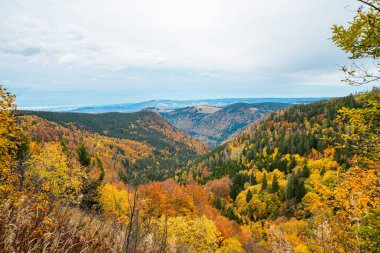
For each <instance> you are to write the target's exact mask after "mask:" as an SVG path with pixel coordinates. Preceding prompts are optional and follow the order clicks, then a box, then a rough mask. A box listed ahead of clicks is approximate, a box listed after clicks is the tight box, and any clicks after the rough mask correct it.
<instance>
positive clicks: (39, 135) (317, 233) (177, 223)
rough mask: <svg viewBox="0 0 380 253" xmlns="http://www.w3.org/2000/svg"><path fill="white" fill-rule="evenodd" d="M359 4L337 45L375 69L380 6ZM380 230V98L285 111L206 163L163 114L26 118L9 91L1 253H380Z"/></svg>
mask: <svg viewBox="0 0 380 253" xmlns="http://www.w3.org/2000/svg"><path fill="white" fill-rule="evenodd" d="M360 2H362V3H363V4H364V5H363V6H362V7H361V8H360V9H359V10H358V12H357V13H356V16H355V18H354V20H353V21H352V22H351V23H350V24H349V26H348V28H345V27H342V26H334V27H333V38H332V39H333V42H334V43H335V44H336V45H337V46H338V47H340V48H341V49H342V50H344V51H345V52H346V53H347V54H350V58H351V59H353V60H355V59H363V58H364V59H367V58H371V59H372V60H375V61H377V59H378V58H379V56H380V55H379V52H380V51H379V42H378V41H379V37H380V33H379V32H378V31H379V29H380V28H379V27H380V25H379V24H380V23H379V22H378V21H379V20H380V11H379V10H380V7H378V6H380V2H379V1H378V0H372V1H368V2H366V1H360ZM377 66H378V65H377ZM342 70H343V72H344V73H345V74H346V79H347V80H346V81H348V82H349V83H351V84H363V83H367V82H371V81H377V80H379V79H380V77H378V76H376V75H375V74H376V73H375V74H373V73H370V72H368V70H365V71H363V69H358V68H357V65H353V68H346V67H343V69H342ZM379 220H380V89H379V88H376V87H375V88H373V89H372V90H371V91H368V92H363V93H358V94H353V95H350V96H347V97H343V98H336V99H330V100H326V101H320V102H315V103H311V104H300V105H295V106H292V107H290V108H287V109H281V110H279V111H277V112H273V113H271V114H270V115H267V116H266V117H264V118H263V119H261V120H260V121H259V122H257V123H254V124H252V125H251V126H250V127H249V128H247V129H246V130H245V131H244V132H242V133H241V134H239V135H238V136H236V137H235V138H234V139H233V140H231V141H230V142H228V143H226V144H224V145H222V146H219V147H218V148H216V149H214V150H213V151H211V152H208V153H207V149H206V147H205V146H203V145H202V144H201V143H200V142H198V141H196V140H194V139H193V138H192V137H190V136H189V135H187V134H185V133H183V132H181V131H179V130H178V129H175V128H174V127H172V126H170V124H168V123H167V122H166V121H165V120H163V119H162V118H160V117H159V116H158V115H156V114H154V113H149V112H143V113H137V114H133V115H129V114H116V113H111V114H99V115H91V114H66V113H62V114H57V113H36V112H19V111H17V108H16V105H15V96H14V95H12V94H11V93H9V92H7V90H6V89H5V88H4V87H3V86H0V252H7V253H8V252H127V253H137V252H152V253H153V252H221V253H222V252H223V253H224V252H227V253H235V252H236V253H239V252H294V253H307V252H355V253H356V252H380V251H379V249H380V239H379V238H380V222H379Z"/></svg>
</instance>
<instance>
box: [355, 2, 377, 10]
mask: <svg viewBox="0 0 380 253" xmlns="http://www.w3.org/2000/svg"><path fill="white" fill-rule="evenodd" d="M358 1H359V2H361V3H363V4H366V5H368V6H370V7H372V8H374V9H375V10H377V11H379V12H380V8H379V7H377V6H376V5H374V4H371V3H368V2H366V1H364V0H358Z"/></svg>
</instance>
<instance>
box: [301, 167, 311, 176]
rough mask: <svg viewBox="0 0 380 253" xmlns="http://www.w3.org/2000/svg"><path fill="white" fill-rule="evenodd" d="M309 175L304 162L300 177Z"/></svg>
mask: <svg viewBox="0 0 380 253" xmlns="http://www.w3.org/2000/svg"><path fill="white" fill-rule="evenodd" d="M309 176H310V169H309V167H308V166H307V164H305V165H304V166H303V168H302V172H301V177H303V178H305V179H306V178H308V177H309Z"/></svg>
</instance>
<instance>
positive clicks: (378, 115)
mask: <svg viewBox="0 0 380 253" xmlns="http://www.w3.org/2000/svg"><path fill="white" fill-rule="evenodd" d="M356 100H357V101H358V102H359V103H360V104H361V107H360V108H346V107H343V108H342V109H341V110H340V111H339V113H340V115H339V117H338V118H337V121H338V122H339V121H345V122H347V129H348V131H342V132H341V133H340V134H339V137H340V139H341V140H342V142H341V143H340V145H338V147H337V148H338V149H340V150H341V152H343V153H345V154H346V155H348V156H350V159H349V160H350V162H351V164H353V165H362V166H363V165H364V166H365V167H376V166H377V167H379V163H380V90H379V89H378V88H373V90H372V92H369V93H363V94H361V95H359V96H358V97H357V98H356Z"/></svg>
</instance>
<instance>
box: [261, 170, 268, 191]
mask: <svg viewBox="0 0 380 253" xmlns="http://www.w3.org/2000/svg"><path fill="white" fill-rule="evenodd" d="M267 187H268V180H267V173H264V177H263V180H262V181H261V191H264V190H266V188H267Z"/></svg>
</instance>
